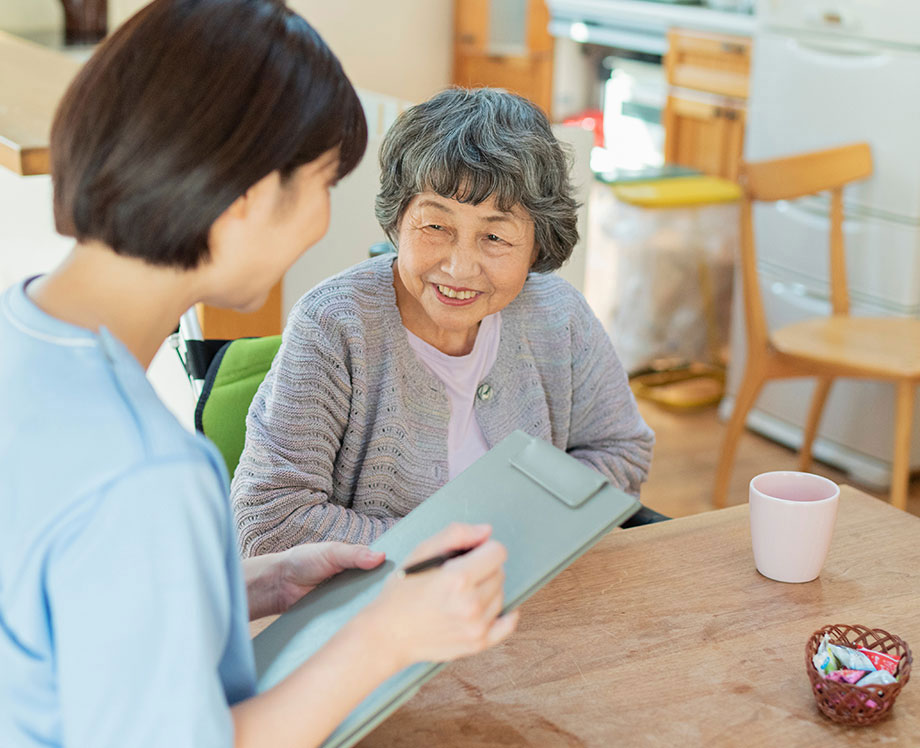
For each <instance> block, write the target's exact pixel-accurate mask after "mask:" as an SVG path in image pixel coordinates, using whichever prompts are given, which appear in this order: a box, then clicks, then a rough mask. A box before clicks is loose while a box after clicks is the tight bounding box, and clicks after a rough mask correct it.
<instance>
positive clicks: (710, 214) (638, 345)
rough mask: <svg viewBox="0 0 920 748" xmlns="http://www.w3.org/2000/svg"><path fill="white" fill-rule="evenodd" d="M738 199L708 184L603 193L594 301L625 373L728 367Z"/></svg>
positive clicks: (592, 278) (594, 236)
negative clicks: (664, 366)
mask: <svg viewBox="0 0 920 748" xmlns="http://www.w3.org/2000/svg"><path fill="white" fill-rule="evenodd" d="M740 197H741V190H740V188H739V187H738V185H736V184H735V183H734V182H730V181H728V180H724V179H719V178H717V177H708V176H690V177H680V178H675V179H661V180H657V181H654V182H638V183H636V182H628V183H622V184H616V185H612V186H609V185H598V187H597V189H596V190H595V192H594V194H593V196H592V206H591V208H592V210H591V215H592V224H593V226H592V229H591V237H590V240H589V241H590V244H589V259H588V263H589V271H588V284H587V286H586V295H587V296H588V299H589V302H591V304H592V306H593V307H594V310H595V312H596V313H597V314H598V316H599V317H600V318H601V321H602V322H603V323H604V326H605V327H606V329H607V331H608V333H609V334H610V336H611V338H612V339H613V341H614V344H615V345H616V348H617V353H618V354H619V356H620V359H621V361H622V362H623V365H624V367H625V368H626V371H627V372H630V373H635V372H638V371H642V370H645V369H649V368H660V362H661V360H663V359H667V360H669V361H670V362H671V363H680V362H683V363H688V362H703V363H708V364H717V365H718V364H722V363H724V355H725V350H726V348H727V344H728V330H729V318H730V309H731V296H732V276H733V269H734V262H735V257H736V254H737V248H738V243H739V239H738V236H739V234H738V223H739V206H738V204H737V201H738V200H739V199H740Z"/></svg>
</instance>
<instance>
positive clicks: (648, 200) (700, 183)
mask: <svg viewBox="0 0 920 748" xmlns="http://www.w3.org/2000/svg"><path fill="white" fill-rule="evenodd" d="M610 189H611V190H613V194H614V195H616V196H617V199H619V200H622V201H623V202H625V203H630V204H632V205H640V206H642V207H644V208H676V207H679V206H683V205H706V204H707V203H731V202H734V201H736V200H740V199H741V188H740V187H739V186H738V185H737V184H735V183H734V182H731V181H729V180H728V179H722V178H721V177H708V176H692V177H675V178H673V179H657V180H655V181H654V182H638V183H637V182H626V183H624V184H615V185H612V186H611V188H610Z"/></svg>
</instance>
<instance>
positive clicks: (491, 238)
mask: <svg viewBox="0 0 920 748" xmlns="http://www.w3.org/2000/svg"><path fill="white" fill-rule="evenodd" d="M486 239H488V240H489V241H490V242H503V241H505V240H504V239H502V238H501V237H500V236H498V235H496V234H488V235H487V236H486Z"/></svg>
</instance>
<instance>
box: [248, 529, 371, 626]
mask: <svg viewBox="0 0 920 748" xmlns="http://www.w3.org/2000/svg"><path fill="white" fill-rule="evenodd" d="M383 559H384V554H383V553H381V552H379V551H372V550H370V549H369V548H367V547H366V546H363V545H352V544H350V543H334V542H333V543H306V544H304V545H298V546H294V547H293V548H290V549H288V550H286V551H283V552H281V553H268V554H265V555H264V556H255V557H254V558H247V559H244V560H243V573H244V576H245V578H246V593H247V596H248V598H249V618H250V620H255V619H256V618H261V617H262V616H267V615H274V614H276V613H283V612H284V611H286V610H287V609H288V608H289V607H291V605H293V604H294V603H295V602H297V601H298V600H299V599H300V598H302V597H303V596H304V595H306V594H307V593H308V592H309V591H310V590H312V589H313V588H314V587H316V586H317V585H318V584H320V583H321V582H324V581H325V580H326V579H328V578H329V577H331V576H334V575H335V574H338V573H339V572H340V571H344V570H345V569H373V568H375V567H377V566H379V565H380V564H381V563H383Z"/></svg>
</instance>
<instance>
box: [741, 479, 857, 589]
mask: <svg viewBox="0 0 920 748" xmlns="http://www.w3.org/2000/svg"><path fill="white" fill-rule="evenodd" d="M749 496H750V510H751V543H752V545H753V546H754V564H755V565H756V566H757V571H759V572H760V573H761V574H763V575H764V576H765V577H768V578H770V579H775V580H776V581H777V582H810V581H811V580H812V579H815V578H817V576H818V574H820V573H821V567H822V566H824V559H825V558H827V551H828V549H829V548H830V546H831V537H833V535H834V524H835V522H836V520H837V503H838V500H839V498H840V487H839V486H838V485H837V484H836V483H834V482H833V481H830V480H828V479H827V478H822V477H821V476H820V475H813V474H812V473H796V472H792V471H788V470H780V471H776V472H773V473H761V474H760V475H758V476H756V477H755V478H753V479H752V480H751V486H750V492H749Z"/></svg>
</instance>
